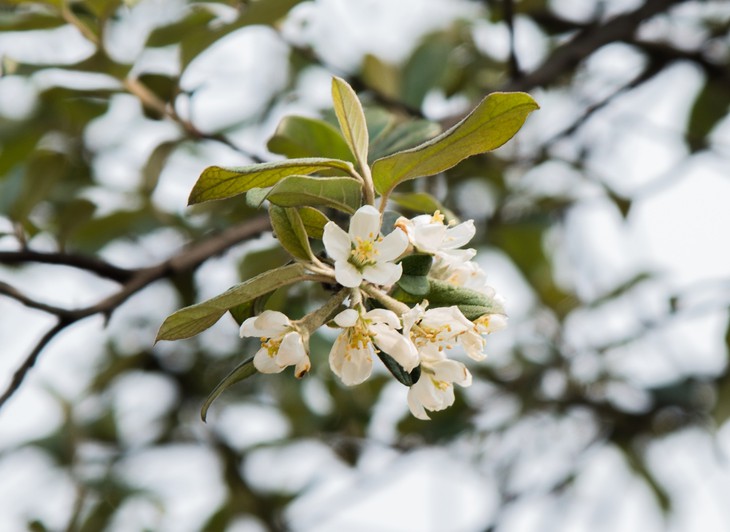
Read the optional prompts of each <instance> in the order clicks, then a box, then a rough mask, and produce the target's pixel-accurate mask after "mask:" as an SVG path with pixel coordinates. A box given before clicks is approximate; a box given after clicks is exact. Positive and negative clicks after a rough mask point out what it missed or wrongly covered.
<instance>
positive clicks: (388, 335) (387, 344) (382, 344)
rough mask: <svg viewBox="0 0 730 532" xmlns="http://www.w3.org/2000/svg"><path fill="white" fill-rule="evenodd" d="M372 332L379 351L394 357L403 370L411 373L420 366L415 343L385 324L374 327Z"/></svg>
mask: <svg viewBox="0 0 730 532" xmlns="http://www.w3.org/2000/svg"><path fill="white" fill-rule="evenodd" d="M370 330H371V331H372V332H373V334H374V338H373V340H374V341H375V345H377V346H378V349H380V350H382V351H385V352H386V353H388V354H389V355H390V356H392V357H393V358H394V359H395V360H396V362H398V364H400V365H401V366H403V369H405V370H406V371H409V372H410V371H412V370H413V369H414V368H415V367H416V366H418V364H419V362H420V359H419V357H418V350H417V349H416V346H415V345H413V342H411V341H410V340H408V339H406V337H405V336H403V335H402V334H400V333H398V332H396V331H394V330H393V329H390V328H389V327H388V326H386V325H383V324H379V325H373V326H372V327H371V328H370Z"/></svg>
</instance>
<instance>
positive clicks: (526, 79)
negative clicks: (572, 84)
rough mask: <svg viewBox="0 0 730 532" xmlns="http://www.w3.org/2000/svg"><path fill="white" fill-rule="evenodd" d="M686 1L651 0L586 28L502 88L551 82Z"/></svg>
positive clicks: (532, 86) (527, 88) (516, 88)
mask: <svg viewBox="0 0 730 532" xmlns="http://www.w3.org/2000/svg"><path fill="white" fill-rule="evenodd" d="M685 1H686V0H647V1H646V2H644V4H643V5H642V6H641V7H639V8H638V9H636V10H635V11H631V12H630V13H625V14H623V15H619V16H617V17H614V18H612V19H611V20H609V21H607V22H605V23H603V24H601V25H600V26H592V27H588V28H585V29H583V30H581V31H579V32H578V33H577V34H576V35H575V36H574V37H573V38H572V39H571V40H569V41H568V42H567V43H565V44H563V45H562V46H559V47H558V48H556V49H555V50H554V51H553V53H552V54H551V55H550V56H549V57H548V58H547V59H546V60H545V62H543V64H542V65H540V66H539V67H538V68H537V69H535V70H533V71H532V72H530V73H528V74H525V75H524V76H523V77H522V78H520V79H518V80H511V81H510V82H509V83H507V84H506V85H504V86H503V87H502V88H501V89H500V90H505V91H526V90H530V89H533V88H535V87H543V86H547V85H551V84H553V83H555V81H556V80H558V79H559V78H561V77H562V76H563V75H564V74H567V73H568V72H571V71H572V70H573V69H575V67H576V66H578V64H579V63H580V62H581V61H583V60H584V59H586V58H587V57H588V56H590V55H591V54H592V53H593V52H595V51H596V50H598V49H599V48H601V47H602V46H605V45H607V44H610V43H612V42H621V41H627V40H630V39H632V38H633V36H634V34H635V32H636V30H637V28H638V27H639V25H640V24H641V23H642V22H644V21H646V20H647V19H649V18H651V17H653V16H655V15H658V14H659V13H662V12H664V11H666V10H668V9H669V8H671V7H672V6H674V5H676V4H680V3H682V2H685Z"/></svg>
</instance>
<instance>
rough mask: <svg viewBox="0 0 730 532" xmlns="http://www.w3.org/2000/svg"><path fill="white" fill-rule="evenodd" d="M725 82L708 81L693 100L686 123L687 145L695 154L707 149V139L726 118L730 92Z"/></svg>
mask: <svg viewBox="0 0 730 532" xmlns="http://www.w3.org/2000/svg"><path fill="white" fill-rule="evenodd" d="M727 86H728V85H727V81H726V80H717V79H708V80H707V82H705V85H704V87H702V90H700V91H699V93H698V94H697V97H696V98H695V101H694V104H693V105H692V110H691V111H690V114H689V121H688V123H687V144H688V146H689V148H690V150H691V151H693V152H696V151H699V150H702V149H705V148H707V137H708V135H709V134H710V133H711V132H712V130H713V129H714V128H715V126H716V125H717V124H718V123H719V122H720V121H721V120H722V119H723V118H725V116H727V113H728V109H730V91H728V90H727Z"/></svg>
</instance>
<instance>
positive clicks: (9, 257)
mask: <svg viewBox="0 0 730 532" xmlns="http://www.w3.org/2000/svg"><path fill="white" fill-rule="evenodd" d="M29 262H37V263H41V264H57V265H63V266H71V267H73V268H78V269H79V270H86V271H88V272H91V273H94V274H96V275H98V276H99V277H104V278H106V279H111V280H112V281H117V282H120V283H124V282H126V281H128V280H129V279H130V278H131V277H132V276H133V275H134V270H128V269H126V268H120V267H118V266H114V265H113V264H109V263H108V262H106V261H103V260H101V259H98V258H96V257H89V256H86V255H78V254H74V253H65V252H61V253H47V252H42V251H31V250H29V249H22V250H20V251H0V264H10V265H16V264H27V263H29Z"/></svg>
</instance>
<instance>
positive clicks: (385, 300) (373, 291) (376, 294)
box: [361, 284, 410, 315]
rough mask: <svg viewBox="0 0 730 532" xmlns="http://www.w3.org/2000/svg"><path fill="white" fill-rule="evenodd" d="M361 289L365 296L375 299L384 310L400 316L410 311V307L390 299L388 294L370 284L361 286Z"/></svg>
mask: <svg viewBox="0 0 730 532" xmlns="http://www.w3.org/2000/svg"><path fill="white" fill-rule="evenodd" d="M361 288H362V290H363V291H364V292H365V293H366V294H367V295H369V296H370V297H372V298H373V299H377V300H378V301H379V302H380V303H382V305H383V306H384V307H385V308H387V309H388V310H392V311H393V312H395V313H396V314H398V315H401V314H403V313H404V312H408V311H409V310H410V307H409V306H408V305H406V304H405V303H402V302H400V301H398V300H397V299H395V298H392V297H390V296H389V295H388V294H386V293H385V292H383V291H382V290H379V289H377V288H375V287H374V286H373V285H371V284H363V285H362V286H361Z"/></svg>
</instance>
